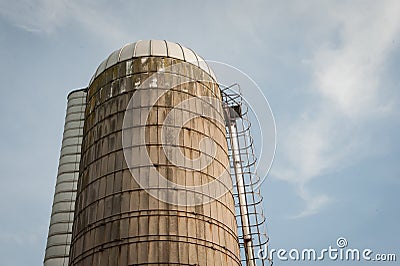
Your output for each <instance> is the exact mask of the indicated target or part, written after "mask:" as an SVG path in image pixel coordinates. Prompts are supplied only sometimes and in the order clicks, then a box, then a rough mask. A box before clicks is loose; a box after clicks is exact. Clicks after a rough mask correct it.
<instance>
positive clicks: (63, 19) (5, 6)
mask: <svg viewBox="0 0 400 266" xmlns="http://www.w3.org/2000/svg"><path fill="white" fill-rule="evenodd" d="M107 11H108V7H107V4H105V3H103V2H102V1H95V2H92V1H84V0H82V1H73V0H71V1H67V0H58V1H53V0H34V1H28V0H17V1H8V2H6V1H5V0H3V1H1V2H0V16H2V17H3V18H5V19H6V20H8V21H9V22H10V23H12V24H13V25H15V26H17V27H19V28H21V29H23V30H26V31H29V32H34V33H40V34H52V33H54V32H55V31H57V30H58V29H59V28H60V27H63V26H65V25H66V24H68V23H70V22H72V23H74V22H75V23H78V24H79V26H80V27H82V28H83V29H86V30H87V31H88V32H90V33H93V34H96V35H100V36H105V34H106V35H107V38H104V37H103V39H104V40H105V41H107V40H113V42H116V43H119V41H121V40H122V39H123V37H124V35H125V34H124V31H123V30H122V29H121V27H120V26H119V24H118V23H117V22H118V21H116V19H115V16H112V15H113V14H110V13H109V12H107Z"/></svg>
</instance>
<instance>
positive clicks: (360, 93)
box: [272, 1, 400, 218]
mask: <svg viewBox="0 0 400 266" xmlns="http://www.w3.org/2000/svg"><path fill="white" fill-rule="evenodd" d="M320 10H321V12H325V15H326V17H325V18H321V17H319V18H318V19H319V21H318V22H319V23H320V25H326V28H325V30H327V31H331V33H332V34H331V35H330V38H324V39H319V40H316V41H318V42H319V45H314V46H313V49H315V52H314V53H312V57H311V58H307V60H305V61H306V62H307V65H306V67H307V68H308V69H310V71H311V72H312V73H311V77H312V82H311V84H310V89H311V94H312V97H313V102H312V104H310V105H309V106H307V107H306V108H305V109H304V110H303V112H302V113H301V114H299V115H297V116H296V115H295V116H292V119H290V121H288V122H287V123H285V125H282V129H281V130H280V131H279V149H280V153H281V155H282V158H281V160H279V163H278V164H276V165H275V166H274V168H273V173H272V175H273V176H274V177H275V178H279V179H282V180H286V181H287V182H289V183H291V184H294V185H295V187H296V190H297V193H298V195H299V197H300V198H301V199H302V200H303V201H304V202H305V204H306V207H305V209H304V210H302V211H301V212H300V213H299V214H297V215H294V216H293V217H294V218H300V217H305V216H308V215H312V214H315V213H317V212H318V211H320V210H321V209H322V208H323V207H325V206H326V205H327V204H329V202H331V201H332V200H334V199H333V198H331V197H330V196H328V195H324V194H318V195H316V194H314V192H312V191H311V190H309V189H308V188H307V184H309V182H310V181H311V180H313V179H314V178H322V177H323V176H324V175H326V174H329V173H330V172H332V171H333V170H334V169H336V170H337V169H342V168H343V167H345V166H346V165H348V164H349V163H350V162H352V161H353V162H354V161H356V160H357V159H360V158H361V157H362V155H361V156H360V155H357V154H360V153H361V154H362V153H363V151H365V150H364V149H365V147H366V146H370V145H372V144H371V143H370V142H368V140H367V139H361V138H359V137H355V136H356V135H355V134H354V132H355V131H357V130H360V128H363V127H364V128H363V130H367V129H366V128H365V127H366V124H367V123H368V122H369V121H372V120H373V119H376V118H377V117H382V116H385V115H387V114H388V113H390V112H391V110H392V108H391V107H392V106H393V104H394V102H393V100H392V99H388V98H384V97H383V96H381V95H385V94H384V93H381V92H382V91H384V90H385V89H386V88H385V87H384V84H385V83H384V82H383V81H382V75H383V74H384V72H385V67H386V65H385V63H386V61H387V59H388V57H389V56H390V54H391V52H392V51H393V49H394V47H395V46H394V45H393V40H394V39H395V38H396V37H397V36H398V34H399V33H400V16H399V12H398V10H400V2H398V1H382V2H376V1H364V2H358V3H354V2H351V3H341V4H336V3H335V4H334V5H332V6H329V7H324V8H323V9H320ZM308 12H309V14H307V15H309V16H310V17H311V18H312V16H313V13H312V10H311V9H309V10H308ZM302 15H303V16H304V15H306V14H302ZM317 29H318V30H323V29H324V27H321V26H319V27H318V28H317ZM333 33H335V34H333ZM310 35H312V33H310ZM315 36H329V35H326V34H325V35H324V34H320V33H319V32H315ZM355 155H357V156H355ZM364 156H365V155H364Z"/></svg>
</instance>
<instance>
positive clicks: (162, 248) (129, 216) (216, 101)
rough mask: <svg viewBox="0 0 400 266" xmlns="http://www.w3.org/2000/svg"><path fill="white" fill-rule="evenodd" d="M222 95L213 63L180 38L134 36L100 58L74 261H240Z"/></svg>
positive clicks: (88, 118)
mask: <svg viewBox="0 0 400 266" xmlns="http://www.w3.org/2000/svg"><path fill="white" fill-rule="evenodd" d="M220 100H221V92H220V90H219V87H218V85H217V83H216V79H215V76H214V74H213V72H212V70H211V69H210V68H209V67H208V65H207V64H206V63H205V62H204V60H203V59H202V58H201V57H200V56H198V55H197V54H196V53H194V52H193V51H192V50H190V49H188V48H186V47H183V46H181V45H179V44H177V43H171V42H168V41H159V40H149V41H139V42H136V43H132V44H128V45H125V46H124V47H122V48H121V49H119V50H117V51H115V52H113V53H112V54H111V55H110V56H109V57H108V58H107V59H106V60H104V61H103V62H102V63H101V64H100V66H99V67H98V69H97V71H96V73H95V74H94V76H93V78H92V80H91V82H90V84H89V88H88V94H87V99H86V105H87V108H86V112H85V125H84V134H83V135H84V136H83V141H82V152H81V155H82V157H81V162H80V174H79V182H78V188H77V198H76V205H75V218H74V225H73V237H72V243H71V253H70V265H207V266H210V265H215V266H217V265H218V266H219V265H240V258H239V244H238V235H237V224H236V220H235V209H234V200H233V195H232V192H231V190H230V187H231V186H232V184H229V183H231V179H230V176H229V158H228V147H227V140H226V131H225V130H226V129H225V125H224V123H218V122H216V120H218V119H216V117H218V116H219V117H223V114H222V111H221V110H222V106H221V102H220ZM171 114H173V115H171ZM210 114H212V115H210ZM174 128H179V129H180V130H179V131H175V130H174ZM175 133H176V134H175ZM163 134H164V135H163ZM174 134H175V135H174ZM209 136H210V137H211V138H212V144H211V143H210V142H207V141H202V140H203V139H207V138H208V137H209ZM143 154H147V155H148V157H146V156H142V155H143ZM181 155H184V157H187V158H189V159H188V160H184V159H182V158H181V157H182V156H181ZM182 160H183V161H182ZM226 173H228V175H226ZM221 176H222V178H220V177H221ZM215 183H216V184H217V185H215V186H214V185H209V184H215ZM185 188H188V189H185ZM197 188H201V189H200V190H199V189H197ZM205 189H206V190H205Z"/></svg>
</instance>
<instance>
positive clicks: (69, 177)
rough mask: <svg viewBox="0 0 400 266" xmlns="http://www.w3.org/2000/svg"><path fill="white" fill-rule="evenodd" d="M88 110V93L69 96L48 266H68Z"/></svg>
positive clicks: (47, 253)
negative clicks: (86, 109) (86, 110)
mask: <svg viewBox="0 0 400 266" xmlns="http://www.w3.org/2000/svg"><path fill="white" fill-rule="evenodd" d="M85 107H86V89H80V90H75V91H73V92H71V93H70V94H69V95H68V103H67V112H66V113H67V114H66V117H65V125H64V134H63V140H62V146H61V155H60V162H59V167H58V174H57V181H56V188H55V192H54V200H53V207H52V212H51V218H50V227H49V234H48V238H47V245H46V251H45V258H44V265H45V266H60V265H68V257H69V250H70V243H71V235H72V223H73V220H74V207H75V197H76V187H77V183H78V176H79V162H80V157H81V143H82V135H83V125H84V112H85Z"/></svg>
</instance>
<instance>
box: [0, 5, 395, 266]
mask: <svg viewBox="0 0 400 266" xmlns="http://www.w3.org/2000/svg"><path fill="white" fill-rule="evenodd" d="M0 31H1V34H0V58H1V61H0V83H1V84H2V88H1V94H2V95H1V97H0V117H1V131H0V134H1V138H0V147H1V149H0V159H1V160H0V167H1V169H2V171H1V175H0V178H1V183H2V185H1V186H0V210H1V217H2V219H1V220H0V247H1V248H0V258H1V262H0V265H5V266H8V265H41V264H42V261H43V257H44V250H45V246H46V237H47V231H48V225H49V218H50V212H51V205H52V197H53V193H54V186H55V181H56V175H57V166H58V159H59V151H60V147H61V139H62V132H63V124H64V117H65V108H66V96H67V94H68V93H69V92H70V91H71V90H73V89H76V88H82V87H86V86H87V85H88V82H89V80H90V78H91V76H92V74H93V73H94V71H95V70H96V68H97V66H98V64H99V63H100V62H101V61H102V60H103V59H104V58H106V57H107V56H108V55H109V54H110V53H111V52H112V51H113V50H116V49H118V48H120V47H122V46H123V45H124V44H125V43H128V42H134V41H137V40H141V39H167V40H170V41H174V42H179V43H181V44H182V45H184V46H187V47H190V48H192V49H193V50H195V51H196V52H197V53H198V54H200V55H201V56H202V57H204V58H205V59H208V60H215V61H219V62H224V63H227V64H229V65H232V66H235V67H236V68H238V69H240V70H241V71H243V72H244V73H246V74H247V75H249V76H250V77H251V78H252V79H253V80H254V81H255V82H256V83H257V84H258V86H259V87H260V88H261V90H262V91H263V93H264V95H265V96H266V97H267V99H268V102H269V104H270V106H271V109H272V111H273V114H274V117H275V121H276V129H277V149H276V155H275V160H274V163H273V165H272V168H271V171H270V172H269V174H268V176H267V179H266V181H265V182H264V183H263V186H262V191H263V195H264V209H265V211H266V215H267V219H268V233H269V236H270V248H273V249H286V250H290V249H294V248H297V249H299V250H301V249H305V248H313V249H315V250H322V249H324V248H328V247H329V246H332V247H337V246H336V240H337V239H338V238H339V237H344V238H346V240H347V241H348V247H350V248H357V249H360V250H362V249H366V248H369V249H371V250H373V251H374V254H376V253H396V254H397V263H398V261H399V260H400V251H399V247H400V239H399V235H400V227H399V226H398V221H399V220H400V207H399V204H398V201H399V189H400V167H399V156H400V149H399V148H400V141H399V137H398V136H399V135H400V134H399V133H400V132H399V131H400V130H399V129H400V119H399V118H400V90H399V88H400V86H399V85H400V75H399V68H400V1H397V0H393V1H390V0H387V1H386V0H382V1H373V0H365V1H355V0H354V1H333V0H331V1H317V0H310V1H295V0H293V1H254V0H251V1H227V0H223V1H175V0H171V1H144V0H136V1H108V2H107V1H103V0H99V1H87V0H82V1H74V0H69V1H66V0H59V1H52V0H31V1H27V0H14V1H8V0H0ZM243 93H244V94H246V89H245V88H243ZM249 97H251V95H250V96H249ZM260 119H262V115H261V118H260ZM260 164H262V162H260ZM371 263H372V262H371ZM297 264H301V263H300V262H298V261H297V262H296V261H295V262H293V261H290V260H289V261H281V260H279V259H276V260H275V265H297ZM303 264H307V262H303ZM315 264H318V265H341V264H344V265H363V264H364V263H363V262H345V261H333V260H328V259H325V260H323V261H320V262H315ZM375 264H377V265H395V264H396V263H394V262H379V263H378V262H376V263H374V265H375Z"/></svg>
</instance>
